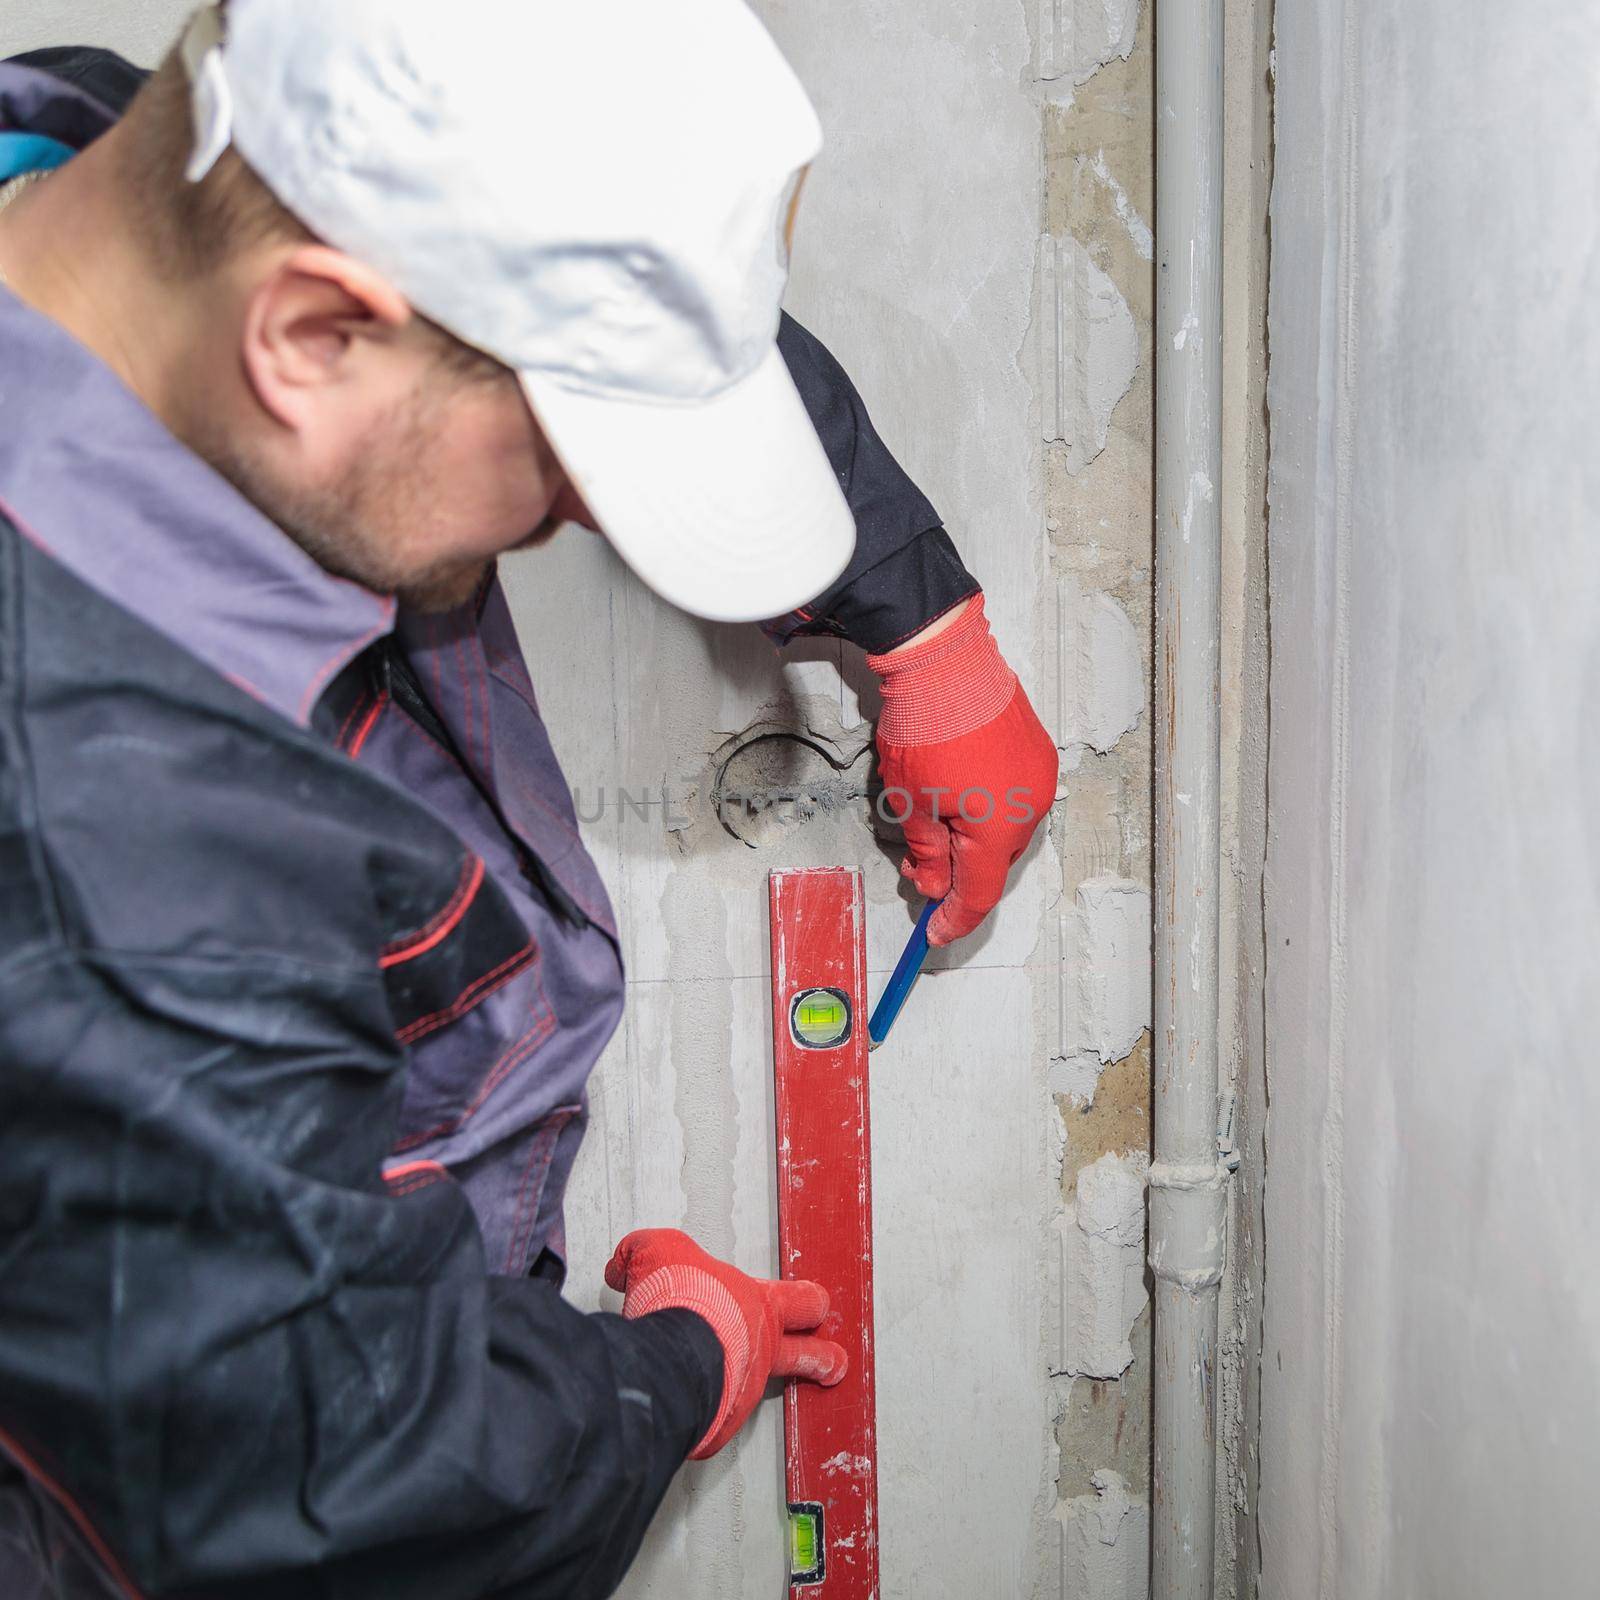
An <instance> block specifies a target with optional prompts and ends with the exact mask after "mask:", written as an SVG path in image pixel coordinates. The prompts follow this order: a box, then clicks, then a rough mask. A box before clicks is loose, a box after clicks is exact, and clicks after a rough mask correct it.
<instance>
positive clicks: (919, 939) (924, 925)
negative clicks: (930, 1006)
mask: <svg viewBox="0 0 1600 1600" xmlns="http://www.w3.org/2000/svg"><path fill="white" fill-rule="evenodd" d="M940 903H941V902H939V901H938V900H930V901H929V902H928V903H927V905H925V906H924V907H923V908H922V915H921V916H920V917H918V918H917V925H916V927H914V928H913V929H912V930H911V937H910V938H909V939H907V940H906V947H905V949H904V950H902V951H901V952H900V959H899V960H898V961H897V962H895V964H894V971H893V972H891V973H890V974H889V982H888V984H887V985H886V986H885V988H884V991H883V994H882V996H881V997H880V998H879V1000H878V1003H877V1005H876V1006H875V1007H874V1008H873V1011H872V1018H871V1020H870V1021H869V1022H868V1023H867V1049H869V1050H876V1049H877V1048H878V1046H879V1045H880V1044H882V1043H883V1041H884V1040H885V1039H886V1038H887V1037H888V1034H889V1030H890V1028H892V1027H893V1026H894V1019H895V1018H896V1017H898V1016H899V1015H900V1008H901V1006H903V1005H904V1004H905V1003H906V996H907V995H908V994H910V993H911V986H912V984H914V983H915V982H916V981H917V974H918V973H919V972H921V971H922V963H923V962H924V961H926V960H927V959H928V919H929V918H930V917H932V915H933V914H934V912H935V911H937V910H938V909H939V906H940Z"/></svg>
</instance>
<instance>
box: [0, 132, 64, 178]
mask: <svg viewBox="0 0 1600 1600" xmlns="http://www.w3.org/2000/svg"><path fill="white" fill-rule="evenodd" d="M71 157H72V147H71V146H70V145H65V144H62V142H61V141H60V140H59V139H51V138H48V137H47V136H46V135H45V134H42V133H0V183H4V182H5V181H6V180H7V179H8V178H20V177H21V176H22V174H23V173H24V172H48V171H49V170H50V168H51V167H59V166H60V165H61V164H62V163H63V162H65V161H68V160H70V159H71Z"/></svg>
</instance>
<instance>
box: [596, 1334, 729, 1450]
mask: <svg viewBox="0 0 1600 1600" xmlns="http://www.w3.org/2000/svg"><path fill="white" fill-rule="evenodd" d="M622 1327H623V1329H624V1330H625V1331H626V1333H627V1334H629V1335H631V1336H632V1337H631V1341H630V1342H632V1343H634V1350H633V1352H632V1354H633V1356H634V1359H635V1360H636V1361H637V1363H638V1369H639V1370H640V1371H641V1372H646V1371H647V1372H648V1373H649V1375H650V1379H651V1381H650V1385H649V1393H650V1397H651V1402H652V1405H653V1406H654V1408H655V1411H656V1417H657V1424H658V1430H657V1436H658V1437H666V1438H669V1439H671V1440H673V1441H674V1448H675V1445H676V1444H677V1443H681V1445H682V1450H681V1453H680V1454H679V1459H680V1460H682V1459H684V1458H686V1457H687V1456H688V1454H689V1452H690V1451H691V1450H692V1449H693V1448H694V1447H695V1445H696V1444H698V1443H699V1442H700V1440H701V1439H703V1438H704V1437H705V1435H706V1432H707V1430H708V1429H709V1428H710V1427H711V1424H712V1421H713V1420H714V1418H715V1417H716V1415H717V1408H718V1407H719V1406H720V1405H721V1404H722V1389H723V1367H724V1357H723V1353H722V1343H721V1341H720V1340H719V1339H718V1338H717V1336H716V1334H714V1333H713V1332H712V1331H711V1324H710V1323H709V1322H707V1321H706V1320H705V1318H704V1317H702V1316H701V1315H700V1314H699V1313H698V1312H694V1311H686V1310H684V1309H683V1308H681V1307H677V1306H674V1307H672V1308H671V1309H669V1310H666V1311H653V1312H651V1313H650V1315H649V1316H646V1317H638V1318H636V1319H634V1320H633V1321H632V1322H628V1323H626V1324H623V1325H622ZM611 1328H612V1330H613V1331H617V1330H616V1325H615V1324H611Z"/></svg>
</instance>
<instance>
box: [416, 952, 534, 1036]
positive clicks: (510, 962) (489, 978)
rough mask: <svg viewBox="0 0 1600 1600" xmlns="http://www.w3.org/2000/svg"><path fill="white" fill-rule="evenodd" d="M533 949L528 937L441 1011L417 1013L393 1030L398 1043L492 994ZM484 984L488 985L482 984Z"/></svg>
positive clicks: (465, 1011) (456, 1015) (438, 1025)
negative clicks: (508, 955) (398, 1028)
mask: <svg viewBox="0 0 1600 1600" xmlns="http://www.w3.org/2000/svg"><path fill="white" fill-rule="evenodd" d="M533 949H534V943H533V940H532V939H530V940H529V941H528V942H527V943H526V944H525V945H523V947H522V948H521V949H520V950H519V951H517V953H516V954H515V955H514V956H511V957H509V958H508V959H506V960H505V961H502V962H501V963H500V965H499V966H498V967H495V968H494V969H493V970H491V971H489V972H486V973H484V975H483V976H482V977H481V978H478V979H476V980H475V981H474V982H472V983H469V984H468V985H467V987H466V988H465V989H463V990H462V991H461V993H460V994H458V995H457V996H456V998H455V1000H454V1001H452V1002H451V1004H450V1005H448V1006H447V1007H446V1008H445V1009H444V1010H443V1011H435V1012H432V1013H431V1014H430V1015H428V1016H426V1017H419V1018H418V1019H417V1020H416V1021H415V1022H410V1023H407V1024H406V1026H405V1027H403V1028H401V1029H400V1030H399V1031H398V1032H397V1033H396V1034H395V1038H397V1039H398V1040H399V1041H400V1043H401V1044H412V1043H414V1042H415V1041H416V1040H418V1039H420V1038H421V1037H422V1035H423V1034H425V1033H432V1032H433V1030H434V1029H435V1028H440V1027H443V1026H444V1024H445V1023H447V1022H453V1021H455V1019H456V1018H457V1017H459V1016H463V1015H465V1013H467V1012H468V1011H470V1010H471V1009H472V1008H473V1007H474V1006H475V1005H477V1003H478V1002H479V1001H480V1000H483V999H486V998H487V997H488V996H489V995H491V994H493V993H494V991H495V990H496V989H498V988H499V987H500V985H501V984H502V983H505V982H506V981H507V980H508V979H509V978H511V977H512V976H513V975H514V974H515V972H516V969H517V967H518V965H519V964H520V963H521V962H522V960H523V959H524V957H526V956H528V955H531V954H532V952H533ZM485 985H487V987H484V986H485Z"/></svg>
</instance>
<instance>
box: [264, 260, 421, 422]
mask: <svg viewBox="0 0 1600 1600" xmlns="http://www.w3.org/2000/svg"><path fill="white" fill-rule="evenodd" d="M411 316H412V312H411V307H410V306H409V305H407V304H406V301H405V298H404V297H403V296H402V295H401V294H400V293H399V291H398V290H396V289H395V288H394V287H393V286H392V285H391V284H389V283H388V282H386V281H385V280H384V279H383V278H381V277H380V276H379V275H378V274H377V273H376V272H373V271H372V270H371V269H370V268H369V267H364V266H363V265H362V264H361V263H360V262H359V261H354V260H352V259H351V258H350V257H349V256H347V255H344V254H343V253H342V252H340V251H338V250H330V249H329V248H328V247H327V246H326V245H320V244H307V245H300V246H298V247H297V248H296V249H294V250H292V251H291V252H290V253H289V254H287V255H286V256H284V257H283V258H282V259H281V260H280V261H279V262H278V263H277V264H276V266H275V267H274V268H273V270H272V271H271V273H270V274H269V275H268V276H267V277H265V278H263V279H262V280H261V282H260V283H258V284H257V285H256V287H255V289H254V290H253V291H252V293H251V295H250V300H249V303H248V305H247V307H246V310H245V322H244V346H243V350H242V352H241V355H242V357H243V361H244V368H245V374H246V376H247V378H248V379H249V382H250V386H251V388H252V389H253V390H254V391H255V394H256V398H257V399H258V400H259V401H260V402H261V404H262V406H263V407H264V408H265V409H266V411H267V412H268V413H269V414H270V415H271V416H273V417H274V418H275V419H276V420H277V421H278V422H280V423H281V424H282V425H283V426H284V427H286V428H293V429H300V428H304V427H306V426H307V425H308V424H309V423H310V421H311V419H312V414H313V412H314V410H315V409H316V408H317V406H318V403H319V402H320V401H322V400H324V399H325V393H324V391H326V390H327V389H328V388H329V387H330V386H334V385H338V384H340V383H343V382H346V381H348V379H349V378H350V376H351V373H352V371H353V365H352V359H351V358H352V356H353V355H354V354H356V353H357V351H358V347H359V345H360V344H361V342H362V341H366V340H370V339H372V338H373V337H374V336H378V337H383V336H385V335H387V334H391V333H394V332H396V331H398V330H399V329H401V328H403V327H404V326H405V325H406V324H407V323H408V322H409V321H410V320H411Z"/></svg>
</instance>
